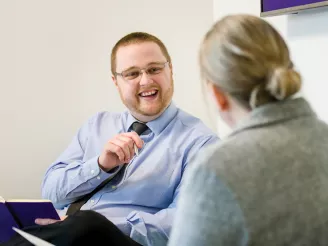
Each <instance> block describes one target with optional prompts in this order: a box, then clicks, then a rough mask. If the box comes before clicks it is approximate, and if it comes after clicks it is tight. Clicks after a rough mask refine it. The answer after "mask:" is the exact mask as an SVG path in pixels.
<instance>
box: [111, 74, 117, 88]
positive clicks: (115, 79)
mask: <svg viewBox="0 0 328 246" xmlns="http://www.w3.org/2000/svg"><path fill="white" fill-rule="evenodd" d="M112 80H113V82H114V85H115V86H116V87H117V78H116V77H115V76H114V75H112Z"/></svg>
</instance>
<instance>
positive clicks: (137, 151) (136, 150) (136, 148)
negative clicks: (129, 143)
mask: <svg viewBox="0 0 328 246" xmlns="http://www.w3.org/2000/svg"><path fill="white" fill-rule="evenodd" d="M134 152H135V153H136V155H137V156H138V155H139V150H138V147H137V145H135V144H134Z"/></svg>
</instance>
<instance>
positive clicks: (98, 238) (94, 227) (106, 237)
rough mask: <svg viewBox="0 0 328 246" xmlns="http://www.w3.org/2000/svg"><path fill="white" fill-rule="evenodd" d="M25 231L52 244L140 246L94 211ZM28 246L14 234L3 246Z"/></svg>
mask: <svg viewBox="0 0 328 246" xmlns="http://www.w3.org/2000/svg"><path fill="white" fill-rule="evenodd" d="M24 231H26V232H28V233H30V234H32V235H35V236H37V237H39V238H42V239H44V240H46V241H48V242H50V243H52V244H54V245H60V246H62V245H63V246H66V245H67V246H68V245H108V246H111V245H122V246H124V245H129V246H130V245H136V246H137V245H139V244H138V243H136V242H134V241H133V240H132V239H131V238H129V237H128V236H126V235H124V234H123V233H122V232H121V231H120V230H119V229H118V228H117V227H116V226H115V225H114V224H113V223H112V222H110V221H109V220H107V219H106V217H104V216H103V215H101V214H99V213H96V212H94V211H79V212H77V213H75V214H74V215H71V216H69V217H67V218H66V219H65V220H63V221H60V222H57V223H54V224H50V225H46V226H32V227H29V228H25V229H24ZM9 245H12V246H18V245H19V246H25V245H31V244H30V243H28V242H27V241H26V240H25V239H24V238H22V237H21V236H19V235H17V236H14V238H12V239H11V240H10V241H9V242H7V243H5V244H3V245H2V246H9Z"/></svg>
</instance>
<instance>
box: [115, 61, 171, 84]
mask: <svg viewBox="0 0 328 246" xmlns="http://www.w3.org/2000/svg"><path fill="white" fill-rule="evenodd" d="M169 63H170V62H169V61H166V62H155V63H154V64H160V65H163V69H164V68H165V66H166V64H169ZM151 66H152V65H148V66H147V67H144V68H137V67H136V68H135V69H136V70H138V71H140V73H141V76H140V75H139V76H138V77H139V80H138V81H140V79H141V77H142V75H143V73H144V72H145V73H146V74H147V75H148V76H152V75H157V74H148V72H147V71H146V70H147V69H148V68H150V67H151ZM129 70H130V68H128V69H126V70H124V71H122V72H121V73H118V72H114V75H115V76H121V78H122V79H123V80H124V81H130V80H127V79H125V78H124V76H123V73H124V72H126V71H129ZM162 71H163V70H161V71H160V73H161V72H162ZM160 73H158V74H160ZM138 77H136V78H138Z"/></svg>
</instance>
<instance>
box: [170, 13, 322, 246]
mask: <svg viewBox="0 0 328 246" xmlns="http://www.w3.org/2000/svg"><path fill="white" fill-rule="evenodd" d="M199 61H200V70H201V74H202V77H203V79H204V81H205V83H206V86H207V87H208V88H209V90H210V92H211V95H212V97H213V99H214V101H213V102H215V106H216V107H217V109H218V112H219V114H220V116H221V119H222V120H223V121H224V122H225V123H227V124H228V125H229V126H230V127H231V128H232V129H234V132H233V133H232V134H231V135H230V136H229V137H228V138H227V139H224V140H223V141H222V143H221V144H220V145H218V146H215V147H213V148H211V149H208V150H206V151H205V152H203V153H200V154H199V155H198V156H197V159H196V161H195V163H194V164H193V165H191V166H189V167H188V169H189V170H188V172H187V173H186V174H185V177H184V182H183V186H182V188H181V193H180V198H179V203H178V209H177V212H176V213H177V215H176V220H175V222H174V225H173V229H172V234H171V238H170V244H169V245H170V246H205V245H206V246H211V245H224V246H229V245H231V246H232V245H234V246H236V245H253V246H264V245H265V246H280V245H288V246H294V245H295V246H296V245H297V246H298V245H322V246H324V245H328V233H327V231H328V227H327V226H328V223H327V221H328V192H327V187H328V163H327V162H328V126H327V125H326V124H325V123H323V122H321V121H320V120H319V119H318V118H317V117H316V115H315V113H314V112H313V111H312V109H311V108H310V106H309V104H308V103H307V102H306V100H305V99H302V98H297V99H295V96H296V94H297V93H298V92H299V91H300V89H301V85H302V78H301V75H300V74H299V73H298V71H296V69H295V68H294V65H293V62H292V61H291V57H290V53H289V50H288V47H287V44H286V43H285V41H284V40H283V38H282V37H281V35H279V33H278V32H277V31H276V30H275V29H274V28H273V27H272V26H271V25H270V24H269V23H268V22H266V21H264V20H263V19H261V18H258V17H254V16H249V15H231V16H226V17H224V18H222V19H221V20H219V21H218V22H216V23H215V24H214V25H213V26H212V27H211V29H210V30H209V31H208V32H207V34H206V35H205V38H204V40H203V43H202V45H201V48H200V52H199ZM241 124H242V125H241Z"/></svg>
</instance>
